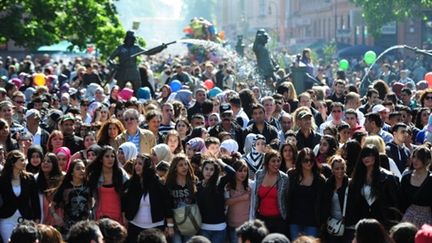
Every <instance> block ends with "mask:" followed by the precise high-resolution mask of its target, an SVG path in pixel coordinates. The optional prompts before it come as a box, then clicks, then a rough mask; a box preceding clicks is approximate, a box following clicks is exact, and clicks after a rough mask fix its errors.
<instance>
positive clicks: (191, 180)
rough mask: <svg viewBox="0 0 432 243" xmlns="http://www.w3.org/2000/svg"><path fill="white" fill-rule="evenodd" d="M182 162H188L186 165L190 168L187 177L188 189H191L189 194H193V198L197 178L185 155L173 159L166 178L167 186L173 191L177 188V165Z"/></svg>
mask: <svg viewBox="0 0 432 243" xmlns="http://www.w3.org/2000/svg"><path fill="white" fill-rule="evenodd" d="M182 160H184V161H186V163H187V164H188V167H189V171H188V173H187V175H186V187H187V188H188V189H189V192H190V193H191V196H192V195H194V194H195V192H196V185H195V181H196V177H195V175H194V172H193V168H192V165H191V163H190V162H189V159H188V158H187V156H186V155H185V154H177V155H176V156H174V158H173V159H172V161H171V165H170V167H169V169H168V174H167V177H166V185H167V187H168V188H169V189H173V188H174V187H175V186H176V184H177V181H176V179H177V164H178V163H179V162H180V161H182Z"/></svg>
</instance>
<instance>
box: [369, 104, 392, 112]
mask: <svg viewBox="0 0 432 243" xmlns="http://www.w3.org/2000/svg"><path fill="white" fill-rule="evenodd" d="M382 111H385V112H389V109H387V108H386V107H385V106H383V105H381V104H378V105H375V106H374V107H373V108H372V112H373V113H379V112H382Z"/></svg>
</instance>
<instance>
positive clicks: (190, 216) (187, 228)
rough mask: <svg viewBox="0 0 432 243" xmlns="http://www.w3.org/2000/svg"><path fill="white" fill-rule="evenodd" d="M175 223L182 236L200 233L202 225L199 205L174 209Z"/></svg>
mask: <svg viewBox="0 0 432 243" xmlns="http://www.w3.org/2000/svg"><path fill="white" fill-rule="evenodd" d="M174 221H175V223H176V227H177V230H178V231H179V232H180V234H181V235H185V236H192V235H195V234H196V233H198V232H199V230H200V228H201V223H202V221H201V214H200V211H199V207H198V204H196V203H195V204H189V205H186V206H184V207H180V208H176V209H174Z"/></svg>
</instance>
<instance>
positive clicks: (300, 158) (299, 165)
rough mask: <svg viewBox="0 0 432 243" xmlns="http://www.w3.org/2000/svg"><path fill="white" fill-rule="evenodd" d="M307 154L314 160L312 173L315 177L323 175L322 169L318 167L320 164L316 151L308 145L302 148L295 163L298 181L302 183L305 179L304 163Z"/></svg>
mask: <svg viewBox="0 0 432 243" xmlns="http://www.w3.org/2000/svg"><path fill="white" fill-rule="evenodd" d="M306 156H309V158H310V159H311V160H312V174H313V177H314V179H315V178H318V177H320V176H321V174H320V169H319V168H318V165H317V163H316V159H315V154H314V152H313V151H312V149H310V148H308V147H306V148H303V149H301V150H300V152H299V154H298V156H297V160H296V163H295V177H297V178H296V179H297V180H296V182H297V183H300V182H301V181H302V180H303V177H304V175H303V166H302V163H303V160H304V159H305V158H306Z"/></svg>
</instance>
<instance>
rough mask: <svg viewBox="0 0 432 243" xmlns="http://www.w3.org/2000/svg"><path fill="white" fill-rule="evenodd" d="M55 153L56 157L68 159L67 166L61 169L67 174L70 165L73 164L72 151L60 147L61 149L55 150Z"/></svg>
mask: <svg viewBox="0 0 432 243" xmlns="http://www.w3.org/2000/svg"><path fill="white" fill-rule="evenodd" d="M54 153H55V155H56V156H58V155H64V156H66V159H67V161H66V164H65V165H64V166H63V168H61V169H62V171H64V172H67V171H68V170H69V165H70V162H71V151H70V150H69V148H67V147H60V148H57V149H56V150H54Z"/></svg>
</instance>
